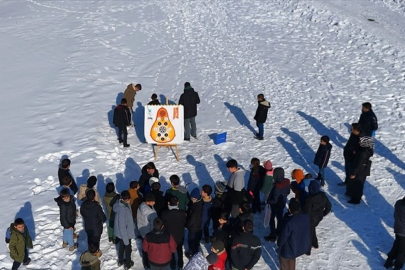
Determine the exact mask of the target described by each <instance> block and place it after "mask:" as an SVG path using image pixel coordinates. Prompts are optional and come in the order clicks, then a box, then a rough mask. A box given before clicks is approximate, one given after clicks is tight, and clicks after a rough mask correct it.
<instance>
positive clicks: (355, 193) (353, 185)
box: [346, 175, 366, 201]
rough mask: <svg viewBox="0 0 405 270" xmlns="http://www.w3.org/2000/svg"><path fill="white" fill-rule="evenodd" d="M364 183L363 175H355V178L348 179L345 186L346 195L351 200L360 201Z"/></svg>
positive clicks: (364, 177)
mask: <svg viewBox="0 0 405 270" xmlns="http://www.w3.org/2000/svg"><path fill="white" fill-rule="evenodd" d="M365 181H366V176H365V175H356V178H354V179H350V180H349V182H348V183H347V186H346V193H347V195H349V196H350V197H351V198H352V200H354V201H360V200H361V197H362V196H363V189H364V182H365Z"/></svg>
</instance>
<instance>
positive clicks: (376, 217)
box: [277, 131, 392, 266]
mask: <svg viewBox="0 0 405 270" xmlns="http://www.w3.org/2000/svg"><path fill="white" fill-rule="evenodd" d="M285 133H286V134H288V135H293V136H291V139H292V140H293V141H294V142H295V143H296V145H297V147H300V149H302V147H305V148H306V149H302V150H299V151H298V150H294V149H292V148H293V147H294V146H293V145H292V144H290V145H289V146H288V148H289V149H288V150H287V151H288V152H289V153H293V154H294V153H295V154H296V155H301V156H300V157H299V158H298V159H297V158H296V157H295V158H294V156H292V158H293V160H298V162H296V163H297V164H299V165H301V166H303V167H304V168H305V167H306V168H310V166H309V164H308V162H305V160H306V161H308V160H309V159H308V158H305V157H303V156H302V155H303V154H305V155H306V156H307V157H314V156H315V152H314V151H313V150H312V149H311V148H310V147H309V146H308V145H307V143H306V142H305V141H304V139H303V138H302V137H300V136H299V135H298V134H296V133H293V132H289V131H288V132H285ZM277 139H278V140H279V141H283V140H284V139H282V138H280V137H278V138H277ZM284 141H285V140H284ZM339 167H340V168H343V166H339ZM325 173H326V179H327V180H326V183H327V185H328V189H327V191H328V192H329V194H328V195H330V196H328V198H329V200H330V201H331V204H332V211H333V214H334V215H335V216H336V217H337V218H338V219H340V220H341V221H343V222H344V223H345V224H346V225H347V226H348V227H349V228H351V229H352V230H353V231H354V232H355V233H356V234H357V235H358V237H360V238H361V239H362V241H363V242H364V244H365V246H366V249H361V250H359V251H360V252H362V253H363V255H364V256H366V257H367V259H368V261H369V265H370V266H372V265H375V266H377V265H378V266H380V265H381V262H382V260H383V258H382V257H381V255H380V253H379V252H378V249H376V247H380V245H381V239H390V240H392V237H391V236H390V234H389V233H388V232H387V230H386V229H385V227H384V226H383V225H382V222H381V218H380V215H381V213H380V212H374V210H373V209H372V207H369V206H366V205H365V204H364V202H362V203H361V204H360V205H355V206H353V205H350V204H348V203H347V202H346V201H347V198H346V197H345V196H344V195H343V194H344V192H345V189H344V188H342V187H339V186H337V185H336V184H337V181H331V180H329V181H328V179H339V176H338V175H337V174H336V173H335V172H334V171H332V170H327V171H326V172H325ZM365 192H366V197H370V198H373V203H375V204H379V205H383V207H382V208H383V209H389V208H390V205H389V204H388V203H387V201H386V200H385V199H384V197H382V196H381V194H379V192H378V191H377V190H376V189H375V188H374V187H373V186H371V185H369V184H368V182H367V181H366V185H365ZM390 213H392V207H391V211H390ZM327 218H328V217H326V219H327ZM321 224H322V222H321ZM321 226H322V225H321ZM348 233H349V232H348ZM376 236H377V237H376ZM321 246H322V243H321ZM383 248H385V246H384V247H383Z"/></svg>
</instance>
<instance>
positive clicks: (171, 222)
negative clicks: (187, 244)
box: [162, 206, 187, 244]
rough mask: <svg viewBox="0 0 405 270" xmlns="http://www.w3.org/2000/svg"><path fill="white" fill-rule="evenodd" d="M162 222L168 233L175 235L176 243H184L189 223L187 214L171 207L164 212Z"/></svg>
mask: <svg viewBox="0 0 405 270" xmlns="http://www.w3.org/2000/svg"><path fill="white" fill-rule="evenodd" d="M162 220H163V223H164V225H165V228H166V231H167V232H168V233H170V234H171V235H173V238H174V240H175V241H176V243H177V244H180V243H182V242H183V240H184V227H185V226H186V222H187V216H186V212H185V211H184V210H180V209H179V208H178V207H173V206H169V209H168V210H165V211H163V213H162Z"/></svg>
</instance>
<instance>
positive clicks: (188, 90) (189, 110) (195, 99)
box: [179, 82, 200, 141]
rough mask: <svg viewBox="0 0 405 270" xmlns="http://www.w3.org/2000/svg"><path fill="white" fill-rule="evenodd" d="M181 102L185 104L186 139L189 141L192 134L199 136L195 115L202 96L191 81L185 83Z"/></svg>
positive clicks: (195, 136)
mask: <svg viewBox="0 0 405 270" xmlns="http://www.w3.org/2000/svg"><path fill="white" fill-rule="evenodd" d="M179 104H180V105H183V106H184V140H185V141H189V140H190V134H191V136H193V137H194V138H197V126H196V123H195V117H196V116H197V104H200V97H199V96H198V93H197V92H196V91H194V88H192V87H191V85H190V83H189V82H186V83H185V84H184V93H183V94H181V96H180V100H179ZM190 127H191V133H190Z"/></svg>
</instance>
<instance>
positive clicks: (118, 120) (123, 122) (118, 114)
mask: <svg viewBox="0 0 405 270" xmlns="http://www.w3.org/2000/svg"><path fill="white" fill-rule="evenodd" d="M113 123H114V125H115V126H116V127H118V128H122V129H124V128H126V127H127V126H129V125H130V124H131V113H130V111H129V109H128V107H127V106H125V105H122V104H120V105H118V106H117V107H115V109H114V116H113Z"/></svg>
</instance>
